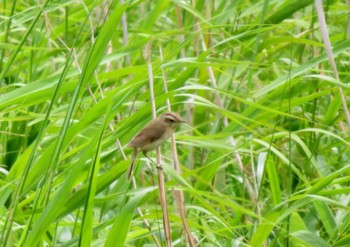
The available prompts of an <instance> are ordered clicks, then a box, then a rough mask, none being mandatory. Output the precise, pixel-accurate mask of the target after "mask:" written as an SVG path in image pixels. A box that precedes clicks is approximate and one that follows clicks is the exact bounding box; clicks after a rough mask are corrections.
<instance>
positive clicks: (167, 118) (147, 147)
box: [128, 112, 185, 179]
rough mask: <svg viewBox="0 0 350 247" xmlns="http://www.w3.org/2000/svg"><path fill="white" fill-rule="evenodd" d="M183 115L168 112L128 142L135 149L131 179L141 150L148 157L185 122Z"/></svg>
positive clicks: (129, 173) (129, 174) (130, 168)
mask: <svg viewBox="0 0 350 247" xmlns="http://www.w3.org/2000/svg"><path fill="white" fill-rule="evenodd" d="M183 122H185V121H183V120H182V119H181V117H180V116H179V115H178V114H177V113H175V112H167V113H165V114H163V115H161V116H159V117H158V118H156V119H154V120H152V121H151V122H150V123H149V124H147V125H146V126H145V127H144V128H143V129H142V130H141V131H140V132H139V133H138V134H137V135H136V136H135V137H134V138H133V139H132V140H131V142H130V143H129V144H128V147H131V148H133V149H134V152H133V155H132V158H131V164H130V167H129V171H128V179H130V177H131V174H132V171H133V169H134V164H135V160H136V157H137V155H138V153H139V152H140V151H141V152H143V154H144V155H145V156H146V157H147V152H148V151H151V150H153V149H155V148H157V147H158V146H160V145H161V144H162V143H163V142H165V141H166V140H167V139H168V138H169V137H170V136H171V135H172V133H174V130H175V128H176V126H178V125H179V124H180V123H183Z"/></svg>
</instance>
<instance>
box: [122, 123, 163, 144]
mask: <svg viewBox="0 0 350 247" xmlns="http://www.w3.org/2000/svg"><path fill="white" fill-rule="evenodd" d="M165 131H166V128H158V129H156V128H154V127H151V126H146V127H145V128H144V129H142V130H141V131H140V133H138V134H137V135H136V136H135V137H134V139H132V141H131V142H130V143H129V145H128V146H129V147H135V148H137V147H142V146H145V145H147V144H149V143H152V142H154V141H156V140H158V139H159V138H161V137H162V136H163V135H164V134H165Z"/></svg>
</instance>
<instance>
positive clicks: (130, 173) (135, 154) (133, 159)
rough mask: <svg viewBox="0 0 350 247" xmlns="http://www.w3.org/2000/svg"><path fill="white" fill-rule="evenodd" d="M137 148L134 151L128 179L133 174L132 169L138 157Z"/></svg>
mask: <svg viewBox="0 0 350 247" xmlns="http://www.w3.org/2000/svg"><path fill="white" fill-rule="evenodd" d="M137 153H138V152H137V149H136V148H134V152H133V153H132V158H131V164H130V167H129V170H128V179H129V180H130V178H131V175H132V171H133V169H134V165H135V160H136V157H137Z"/></svg>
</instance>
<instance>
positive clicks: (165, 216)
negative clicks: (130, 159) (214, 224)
mask: <svg viewBox="0 0 350 247" xmlns="http://www.w3.org/2000/svg"><path fill="white" fill-rule="evenodd" d="M151 45H152V44H148V46H147V47H146V52H145V54H146V56H147V57H146V58H147V68H148V79H149V87H150V95H151V105H152V116H153V119H155V118H156V103H155V98H154V89H153V85H154V83H153V72H152V58H151ZM156 153H157V168H158V187H159V198H160V205H161V208H162V212H163V224H164V234H165V238H166V246H167V247H170V246H172V243H171V242H172V241H171V230H170V222H169V213H168V204H167V200H166V194H165V183H164V173H163V169H162V165H161V154H160V148H159V147H158V148H157V150H156Z"/></svg>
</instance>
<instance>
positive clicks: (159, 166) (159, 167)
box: [143, 151, 163, 169]
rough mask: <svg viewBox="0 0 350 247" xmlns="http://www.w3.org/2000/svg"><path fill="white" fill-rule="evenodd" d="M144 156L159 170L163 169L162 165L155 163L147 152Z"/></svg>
mask: <svg viewBox="0 0 350 247" xmlns="http://www.w3.org/2000/svg"><path fill="white" fill-rule="evenodd" d="M143 155H144V156H145V157H146V158H147V159H148V160H149V161H151V162H152V163H153V164H155V165H156V167H157V169H163V167H162V166H161V165H158V164H157V163H156V162H154V161H153V160H152V159H151V158H150V157H149V156H148V155H147V152H146V151H143Z"/></svg>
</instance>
